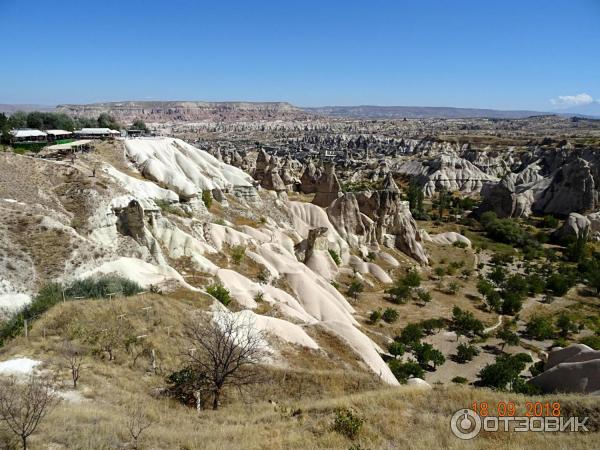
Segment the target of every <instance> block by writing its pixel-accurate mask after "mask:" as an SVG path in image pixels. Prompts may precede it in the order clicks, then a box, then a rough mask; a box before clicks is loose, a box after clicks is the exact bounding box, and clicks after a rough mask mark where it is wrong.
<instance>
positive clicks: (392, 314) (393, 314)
mask: <svg viewBox="0 0 600 450" xmlns="http://www.w3.org/2000/svg"><path fill="white" fill-rule="evenodd" d="M381 318H382V319H383V320H384V321H385V322H387V323H394V322H395V321H396V320H398V311H396V310H395V309H393V308H387V309H386V310H385V311H384V312H383V314H382V315H381Z"/></svg>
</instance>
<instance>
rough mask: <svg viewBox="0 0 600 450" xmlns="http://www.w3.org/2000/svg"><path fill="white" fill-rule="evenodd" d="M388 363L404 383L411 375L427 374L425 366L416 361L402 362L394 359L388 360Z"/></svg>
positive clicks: (416, 376) (398, 378)
mask: <svg viewBox="0 0 600 450" xmlns="http://www.w3.org/2000/svg"><path fill="white" fill-rule="evenodd" d="M388 365H389V366H390V370H391V371H392V373H393V374H394V376H395V377H396V379H397V380H398V381H399V382H400V383H402V384H406V382H407V381H408V379H409V378H410V377H414V378H423V376H424V375H425V371H424V370H423V368H422V367H421V366H420V365H419V364H418V363H416V362H414V361H407V362H401V361H399V360H397V359H392V360H390V361H389V362H388Z"/></svg>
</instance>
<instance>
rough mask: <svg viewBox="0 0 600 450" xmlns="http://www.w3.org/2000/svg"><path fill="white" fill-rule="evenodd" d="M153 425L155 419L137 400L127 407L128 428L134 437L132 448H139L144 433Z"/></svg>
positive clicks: (132, 437)
mask: <svg viewBox="0 0 600 450" xmlns="http://www.w3.org/2000/svg"><path fill="white" fill-rule="evenodd" d="M152 425H154V421H153V420H152V418H151V417H150V416H149V415H148V414H147V413H146V410H145V409H144V407H143V406H142V404H141V403H139V402H135V403H134V404H133V405H131V406H130V407H129V408H127V430H128V431H129V435H130V436H131V439H132V443H131V446H132V448H134V449H136V450H137V448H138V443H139V439H140V437H141V435H142V433H143V432H144V431H146V430H147V429H148V428H150V427H151V426H152Z"/></svg>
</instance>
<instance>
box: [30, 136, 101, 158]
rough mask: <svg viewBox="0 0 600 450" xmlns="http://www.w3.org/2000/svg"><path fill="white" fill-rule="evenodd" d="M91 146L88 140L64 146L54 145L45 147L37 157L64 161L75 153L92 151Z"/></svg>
mask: <svg viewBox="0 0 600 450" xmlns="http://www.w3.org/2000/svg"><path fill="white" fill-rule="evenodd" d="M92 145H93V143H92V141H91V140H89V139H81V140H77V141H73V142H68V143H66V144H54V145H49V146H48V147H45V148H44V149H43V150H42V151H41V152H39V153H38V155H37V156H38V157H40V158H49V159H65V158H67V157H70V156H72V155H73V154H74V153H76V152H89V151H90V150H92Z"/></svg>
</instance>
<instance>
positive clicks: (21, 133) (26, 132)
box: [10, 128, 46, 138]
mask: <svg viewBox="0 0 600 450" xmlns="http://www.w3.org/2000/svg"><path fill="white" fill-rule="evenodd" d="M10 133H11V134H12V135H13V136H14V137H16V138H28V137H40V136H46V133H44V132H43V131H40V130H34V129H31V128H26V129H22V130H12V131H11V132H10Z"/></svg>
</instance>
